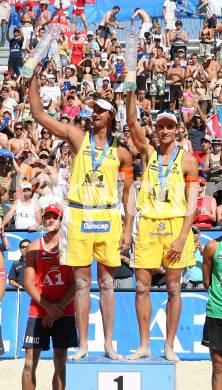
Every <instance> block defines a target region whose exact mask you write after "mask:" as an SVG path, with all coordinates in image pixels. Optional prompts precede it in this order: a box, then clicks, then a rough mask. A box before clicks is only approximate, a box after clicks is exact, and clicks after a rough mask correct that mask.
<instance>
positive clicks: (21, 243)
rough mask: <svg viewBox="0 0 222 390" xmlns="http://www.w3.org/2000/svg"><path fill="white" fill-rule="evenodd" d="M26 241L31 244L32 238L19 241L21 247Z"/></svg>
mask: <svg viewBox="0 0 222 390" xmlns="http://www.w3.org/2000/svg"><path fill="white" fill-rule="evenodd" d="M24 242H28V243H29V244H30V242H31V241H30V240H28V239H27V238H26V239H24V240H22V241H20V243H19V249H21V246H22V245H23V244H24Z"/></svg>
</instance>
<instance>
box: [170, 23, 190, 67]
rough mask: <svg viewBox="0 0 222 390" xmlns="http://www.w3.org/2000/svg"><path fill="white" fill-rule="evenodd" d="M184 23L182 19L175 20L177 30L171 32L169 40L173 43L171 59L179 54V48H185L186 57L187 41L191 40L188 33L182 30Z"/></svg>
mask: <svg viewBox="0 0 222 390" xmlns="http://www.w3.org/2000/svg"><path fill="white" fill-rule="evenodd" d="M182 26H183V23H182V21H181V20H180V19H177V20H176V22H175V30H172V31H171V32H170V34H169V40H170V43H171V49H170V54H171V59H172V60H173V59H174V57H175V56H177V51H178V50H179V49H181V48H182V49H184V51H185V58H186V51H187V46H186V44H187V42H188V41H189V36H188V33H187V32H185V31H183V30H182Z"/></svg>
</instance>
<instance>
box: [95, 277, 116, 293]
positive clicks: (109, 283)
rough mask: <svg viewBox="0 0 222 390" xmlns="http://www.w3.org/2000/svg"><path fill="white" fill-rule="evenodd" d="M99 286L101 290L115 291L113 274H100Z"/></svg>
mask: <svg viewBox="0 0 222 390" xmlns="http://www.w3.org/2000/svg"><path fill="white" fill-rule="evenodd" d="M98 284H99V288H100V290H101V291H110V292H111V291H113V290H114V281H113V277H112V275H109V274H106V275H105V276H100V277H99V279H98Z"/></svg>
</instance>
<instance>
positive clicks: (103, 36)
mask: <svg viewBox="0 0 222 390" xmlns="http://www.w3.org/2000/svg"><path fill="white" fill-rule="evenodd" d="M119 11H120V7H119V6H118V5H115V6H114V7H113V8H112V10H111V11H108V12H107V13H106V14H105V15H104V17H103V19H102V21H101V22H100V25H99V28H98V30H99V31H100V45H101V47H102V48H103V47H105V43H106V40H107V38H109V36H110V27H114V28H119V29H122V28H123V27H122V26H121V24H120V23H119V22H118V21H117V20H116V15H117V14H118V12H119Z"/></svg>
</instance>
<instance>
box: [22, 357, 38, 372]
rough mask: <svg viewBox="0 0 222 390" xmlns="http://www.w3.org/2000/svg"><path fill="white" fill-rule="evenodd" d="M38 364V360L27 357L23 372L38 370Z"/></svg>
mask: <svg viewBox="0 0 222 390" xmlns="http://www.w3.org/2000/svg"><path fill="white" fill-rule="evenodd" d="M37 365H38V360H32V359H25V364H24V368H23V373H24V374H33V373H34V372H35V371H36V367H37Z"/></svg>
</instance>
